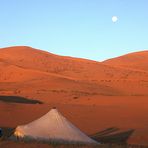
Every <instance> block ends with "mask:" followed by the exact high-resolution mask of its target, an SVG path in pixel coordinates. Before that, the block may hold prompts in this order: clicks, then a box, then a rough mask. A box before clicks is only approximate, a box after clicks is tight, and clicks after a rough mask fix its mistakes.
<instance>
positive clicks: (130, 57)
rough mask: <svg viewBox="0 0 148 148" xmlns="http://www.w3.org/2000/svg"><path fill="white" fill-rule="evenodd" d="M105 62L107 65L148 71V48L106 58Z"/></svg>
mask: <svg viewBox="0 0 148 148" xmlns="http://www.w3.org/2000/svg"><path fill="white" fill-rule="evenodd" d="M103 63H104V64H107V65H114V66H120V67H124V68H132V69H136V70H137V69H139V70H144V71H148V64H147V63H148V50H146V51H141V52H135V53H129V54H126V55H123V56H120V57H117V58H112V59H109V60H106V61H104V62H103Z"/></svg>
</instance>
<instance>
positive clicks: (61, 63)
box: [0, 46, 148, 97]
mask: <svg viewBox="0 0 148 148" xmlns="http://www.w3.org/2000/svg"><path fill="white" fill-rule="evenodd" d="M145 65H146V64H145ZM0 70H1V75H0V82H19V84H21V86H22V87H24V86H26V85H27V86H29V87H32V86H33V87H32V88H33V89H35V90H37V91H40V90H41V89H42V88H44V89H45V90H47V89H49V90H50V89H54V90H56V89H57V90H58V91H61V90H63V89H64V91H67V88H69V89H72V90H73V91H78V90H79V89H77V86H78V85H79V86H80V87H81V91H83V92H84V93H86V94H87V93H90V91H91V92H92V90H93V94H99V95H147V94H148V91H147V86H148V84H147V80H148V72H147V71H141V70H139V69H136V70H135V69H134V70H133V69H132V70H131V69H124V68H119V67H114V65H112V66H108V65H104V64H103V63H100V62H95V61H90V60H85V59H78V58H71V57H63V56H58V55H54V54H51V53H48V52H44V51H41V50H37V49H33V48H30V47H24V46H23V47H10V48H3V49H0ZM53 77H54V78H53ZM31 82H32V83H31ZM47 83H48V84H47ZM69 83H70V84H69ZM38 84H41V85H38ZM56 84H57V85H56ZM16 85H17V84H16ZM59 85H60V86H59ZM19 86H20V85H19ZM54 86H55V87H56V88H54ZM13 89H15V90H17V89H18V88H17V87H15V85H14V88H13ZM20 89H21V91H23V90H22V89H23V88H21V87H20ZM29 90H30V91H31V89H29ZM8 91H9V90H8ZM10 91H11V90H10ZM25 91H26V89H25ZM76 97H77V96H76Z"/></svg>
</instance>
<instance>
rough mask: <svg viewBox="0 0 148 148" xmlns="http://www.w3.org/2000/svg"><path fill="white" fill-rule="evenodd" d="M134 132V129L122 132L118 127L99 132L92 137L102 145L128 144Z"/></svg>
mask: <svg viewBox="0 0 148 148" xmlns="http://www.w3.org/2000/svg"><path fill="white" fill-rule="evenodd" d="M133 132H134V129H130V130H126V131H121V130H120V129H118V128H116V127H111V128H107V129H105V130H103V131H100V132H97V133H95V134H93V135H91V136H90V137H91V138H92V139H94V140H96V141H98V142H101V143H111V144H127V141H128V139H129V137H130V136H131V135H132V134H133Z"/></svg>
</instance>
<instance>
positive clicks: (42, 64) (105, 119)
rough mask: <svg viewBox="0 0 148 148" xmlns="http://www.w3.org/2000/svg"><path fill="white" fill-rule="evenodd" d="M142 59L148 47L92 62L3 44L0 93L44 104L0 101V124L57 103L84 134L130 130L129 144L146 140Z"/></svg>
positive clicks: (147, 92) (147, 83)
mask: <svg viewBox="0 0 148 148" xmlns="http://www.w3.org/2000/svg"><path fill="white" fill-rule="evenodd" d="M98 56H99V55H98ZM137 59H138V60H137ZM147 64H148V51H141V52H137V53H131V54H127V55H124V56H121V57H117V58H114V59H110V60H106V61H103V62H97V61H91V60H86V59H80V58H73V57H65V56H58V55H54V54H52V53H48V52H45V51H42V50H38V49H34V48H31V47H26V46H18V47H9V48H2V49H0V95H1V96H22V97H25V98H28V99H35V100H39V101H42V102H43V104H21V103H6V102H2V101H0V116H1V118H0V127H16V126H17V125H20V124H26V123H28V122H30V121H32V120H34V119H36V118H38V117H40V116H42V115H43V114H45V113H46V112H48V111H49V110H50V109H51V108H52V107H53V106H56V107H57V108H58V109H59V110H60V111H61V112H62V113H63V114H64V116H66V117H67V118H68V119H69V120H70V121H71V122H72V123H74V124H75V125H77V126H78V127H79V128H80V129H81V130H82V131H84V132H86V133H87V134H89V135H91V134H93V133H95V132H98V131H100V130H103V129H105V128H109V127H118V128H121V129H134V130H135V132H134V134H133V135H132V136H131V138H130V139H129V143H136V144H148V66H147Z"/></svg>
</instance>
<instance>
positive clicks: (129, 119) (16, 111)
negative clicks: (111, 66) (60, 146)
mask: <svg viewBox="0 0 148 148" xmlns="http://www.w3.org/2000/svg"><path fill="white" fill-rule="evenodd" d="M53 106H56V107H57V108H58V109H59V111H60V112H62V113H63V115H64V116H65V117H67V118H68V119H69V120H70V121H71V122H72V123H74V124H75V125H76V126H78V127H79V128H80V129H81V130H82V131H84V132H86V133H87V134H89V135H91V134H93V133H96V132H98V131H101V130H103V129H105V128H109V127H118V128H121V129H134V130H135V132H134V134H133V135H132V136H131V138H130V139H129V143H134V144H148V126H147V123H148V114H147V112H148V104H147V97H102V96H100V97H99V96H98V97H97V96H96V97H94V98H91V100H90V99H87V98H81V99H80V100H79V101H78V100H77V99H76V100H74V101H73V102H69V103H66V104H62V103H58V104H55V103H50V104H35V105H28V104H13V103H11V104H10V103H9V104H8V103H2V102H1V103H0V117H1V118H0V126H1V127H16V126H17V125H21V124H26V123H28V122H30V121H32V120H34V119H37V118H38V117H41V116H42V115H43V114H45V113H47V112H48V111H49V110H50V109H51V108H52V107H53Z"/></svg>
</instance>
